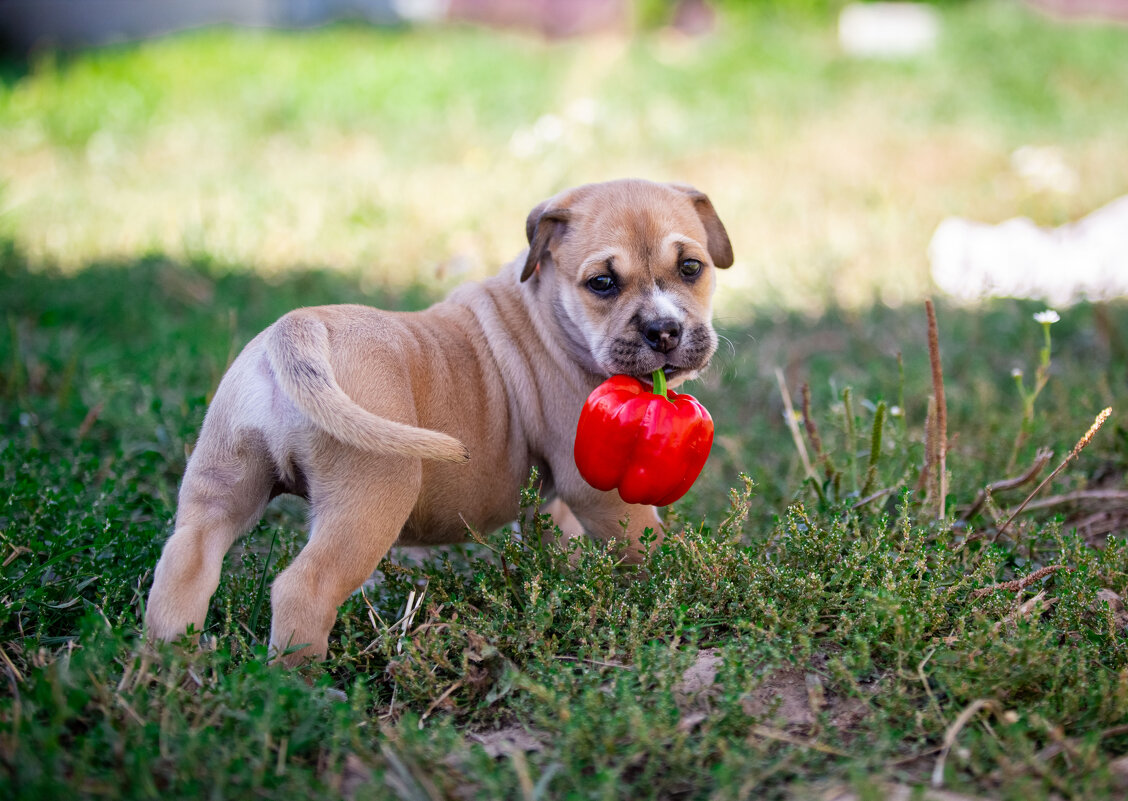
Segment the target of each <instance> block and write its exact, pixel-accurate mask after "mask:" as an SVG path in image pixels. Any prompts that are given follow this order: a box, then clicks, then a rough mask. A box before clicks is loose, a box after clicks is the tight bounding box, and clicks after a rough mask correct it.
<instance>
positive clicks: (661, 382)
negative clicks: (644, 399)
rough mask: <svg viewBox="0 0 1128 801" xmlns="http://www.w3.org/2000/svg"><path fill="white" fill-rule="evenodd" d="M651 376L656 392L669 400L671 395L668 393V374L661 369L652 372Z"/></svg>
mask: <svg viewBox="0 0 1128 801" xmlns="http://www.w3.org/2000/svg"><path fill="white" fill-rule="evenodd" d="M650 377H651V379H652V380H653V381H654V394H655V395H661V396H662V397H663V398H666V399H667V400H668V399H669V396H668V395H666V374H665V373H664V372H662V370H661V369H659V370H655V371H654V372H653V373H651V374H650Z"/></svg>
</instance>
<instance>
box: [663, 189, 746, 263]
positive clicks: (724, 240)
mask: <svg viewBox="0 0 1128 801" xmlns="http://www.w3.org/2000/svg"><path fill="white" fill-rule="evenodd" d="M672 186H673V187H674V188H675V189H679V190H681V191H682V192H685V193H686V194H687V195H688V196H689V199H690V200H691V201H693V206H694V208H696V209H697V216H698V217H700V218H701V224H702V225H704V226H705V235H706V242H705V247H706V248H707V249H708V251H709V258H711V259H712V260H713V264H714V266H716V267H722V268H724V267H731V266H732V262H733V256H732V242H730V241H729V235H728V231H726V230H725V225H724V223H722V222H721V218H720V217H718V216H717V210H716V209H714V208H713V202H712V201H711V200H709V197H708V195H706V194H705V193H704V192H700V191H698V190H696V189H694V188H693V187H692V186H686V185H684V184H673V185H672Z"/></svg>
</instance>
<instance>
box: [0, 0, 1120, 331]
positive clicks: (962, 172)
mask: <svg viewBox="0 0 1128 801" xmlns="http://www.w3.org/2000/svg"><path fill="white" fill-rule="evenodd" d="M943 19H944V28H943V35H942V39H941V43H940V47H939V49H938V51H937V52H935V53H934V54H930V55H926V56H922V57H920V58H917V59H914V60H910V61H907V62H879V61H869V62H867V61H859V60H855V59H851V58H848V57H845V56H843V55H842V54H841V53H840V51H839V48H838V45H837V42H836V38H835V34H834V27H833V24H832V22H830V21H826V22H817V21H810V20H808V21H796V20H794V19H787V18H783V17H772V16H768V15H764V14H755V13H752V12H751V11H743V12H742V11H737V10H732V9H731V8H730V9H729V10H728V11H727V12H726V14H725V16H724V17H723V20H722V23H721V26H720V29H719V32H718V33H717V34H716V35H715V36H713V37H712V38H707V39H702V40H699V41H689V40H685V39H680V38H677V37H675V36H673V35H671V34H668V33H665V32H661V31H657V32H649V33H642V34H640V35H638V36H637V37H635V38H633V39H626V38H610V37H605V38H593V39H584V40H579V41H567V42H563V43H556V44H548V43H544V42H542V41H540V40H536V39H532V38H527V37H523V36H520V35H516V34H510V33H497V32H489V31H484V30H475V29H461V28H455V29H441V30H436V29H432V30H416V31H407V30H404V31H385V30H372V29H367V28H358V27H350V26H341V27H332V28H329V29H325V30H319V31H314V32H308V33H282V32H249V31H223V30H217V31H211V32H203V33H191V34H184V35H180V36H177V37H174V38H171V39H164V40H159V41H153V42H147V43H142V44H137V45H128V46H121V47H113V48H108V49H104V50H99V51H94V52H87V53H82V54H78V55H75V56H66V55H59V56H56V55H50V54H48V55H44V56H42V57H39V58H36V59H34V60H33V62H32V63H31V65H30V66H27V67H26V68H25V67H23V66H19V65H8V67H7V68H6V70H5V72H4V74H3V80H2V83H0V234H2V235H4V236H6V237H10V238H12V239H14V241H15V243H16V245H17V247H18V248H19V249H20V250H21V252H23V253H24V254H25V255H26V256H27V257H28V259H29V260H30V261H31V263H32V264H33V265H34V264H39V265H42V264H57V265H62V266H65V267H68V268H78V267H81V266H83V265H84V264H87V263H89V262H91V261H92V260H97V259H102V258H106V257H121V258H127V259H128V258H136V257H137V256H139V255H142V254H145V253H149V252H161V253H164V254H166V255H168V256H170V257H172V258H177V259H183V258H189V259H193V258H206V259H208V260H212V261H216V262H219V263H220V264H223V265H229V266H232V267H236V268H239V269H243V268H247V269H258V270H263V271H267V272H273V271H280V270H290V269H294V268H303V267H330V268H335V269H336V268H339V269H343V270H346V271H349V272H350V273H359V274H360V275H362V276H363V280H364V281H365V283H366V285H368V286H370V287H372V288H378V287H380V286H385V285H391V286H403V285H406V284H414V283H419V282H423V283H427V284H431V283H433V282H438V285H439V287H440V288H445V287H447V286H450V285H452V284H453V283H456V282H458V281H461V280H464V279H465V278H467V277H475V276H481V275H483V274H487V273H489V272H492V271H493V270H495V269H496V267H497V266H498V265H499V264H500V263H502V262H503V261H506V260H508V259H510V258H512V257H513V256H514V255H515V254H516V253H517V252H518V251H519V249H520V248H521V247H522V245H523V244H524V241H523V230H524V229H523V223H524V218H525V215H526V214H527V213H528V211H529V209H530V208H531V207H532V206H533V205H534V204H535V203H537V202H538V201H540V200H541V199H543V198H545V197H547V196H549V195H551V194H552V193H554V192H556V191H558V190H560V189H562V188H564V187H567V186H569V185H573V184H577V183H582V182H585V181H593V180H604V179H607V178H612V177H620V176H641V177H649V178H654V179H661V180H678V181H683V182H688V183H692V184H695V185H697V186H698V187H699V188H701V189H703V190H705V191H706V192H708V193H709V194H710V195H711V196H712V198H713V199H714V202H715V204H716V206H717V208H718V209H719V210H720V212H721V215H722V217H723V219H724V220H725V221H726V223H727V225H728V227H729V230H730V232H731V234H732V238H733V242H734V245H735V249H736V253H737V258H738V263H737V266H736V268H735V269H733V270H732V271H731V272H730V273H728V274H726V275H725V276H724V278H723V282H722V287H723V288H724V290H725V291H724V292H723V293H722V298H721V300H722V314H724V315H726V316H727V317H729V319H732V318H733V317H734V316H743V312H744V311H745V310H746V309H747V308H749V305H750V304H751V305H752V306H761V307H763V306H771V305H783V306H786V307H789V308H804V309H817V308H820V307H822V306H825V305H827V304H828V303H837V304H839V305H846V306H858V305H864V304H868V303H869V302H871V301H873V300H881V301H885V302H888V303H892V304H896V303H899V302H903V301H906V300H911V299H916V298H919V297H920V296H922V295H923V294H925V293H926V292H927V291H928V286H929V284H928V276H927V261H926V256H925V252H926V247H927V243H928V240H929V237H930V236H931V234H932V231H933V230H934V229H935V226H936V224H937V223H938V222H939V221H940V220H941V219H943V218H944V217H945V216H948V215H953V214H955V215H961V216H967V217H971V218H975V219H981V220H986V221H992V222H994V221H999V220H1002V219H1005V218H1008V217H1011V216H1015V215H1019V214H1025V215H1029V216H1031V217H1033V218H1034V219H1035V220H1036V221H1037V222H1039V223H1041V224H1047V225H1048V224H1060V223H1062V222H1065V221H1067V220H1070V219H1075V218H1077V217H1079V216H1081V215H1083V214H1085V213H1087V212H1089V211H1091V210H1092V209H1094V208H1096V207H1097V206H1099V205H1101V204H1103V203H1105V202H1107V201H1109V200H1110V199H1112V198H1114V197H1117V196H1119V195H1121V194H1124V193H1126V192H1128V30H1124V29H1116V28H1110V27H1103V28H1102V27H1097V26H1092V25H1086V24H1069V25H1063V24H1056V23H1053V22H1050V21H1047V20H1045V19H1043V18H1040V17H1038V16H1036V15H1034V14H1033V13H1032V12H1030V11H1029V10H1026V9H1024V8H1023V7H1021V6H1019V5H1017V4H1014V3H1003V2H983V3H972V4H967V5H960V6H953V7H949V8H946V9H944V10H943ZM1024 144H1034V145H1053V146H1056V147H1058V148H1060V149H1061V151H1062V153H1063V156H1064V158H1065V160H1066V162H1067V163H1068V164H1069V165H1070V166H1072V167H1073V168H1074V169H1075V170H1076V171H1077V172H1078V174H1079V176H1080V189H1079V191H1077V192H1076V193H1074V194H1064V195H1063V194H1053V193H1047V192H1041V191H1037V190H1034V189H1031V188H1029V187H1028V186H1026V185H1025V184H1024V183H1023V181H1022V179H1021V178H1020V177H1019V176H1017V175H1016V174H1015V172H1014V171H1013V170H1012V169H1011V166H1010V163H1009V155H1010V154H1011V152H1012V151H1013V150H1014V149H1015V148H1017V147H1019V146H1021V145H1024Z"/></svg>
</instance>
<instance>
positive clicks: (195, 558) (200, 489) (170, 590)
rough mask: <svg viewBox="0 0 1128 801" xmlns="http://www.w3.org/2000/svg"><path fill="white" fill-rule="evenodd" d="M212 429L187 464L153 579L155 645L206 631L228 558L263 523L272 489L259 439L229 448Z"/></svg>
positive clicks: (149, 618)
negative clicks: (244, 536)
mask: <svg viewBox="0 0 1128 801" xmlns="http://www.w3.org/2000/svg"><path fill="white" fill-rule="evenodd" d="M206 429H207V425H205V431H204V434H203V436H201V440H200V443H199V444H198V445H197V447H196V451H195V452H194V453H193V454H192V457H191V459H189V461H188V468H187V470H186V471H185V473H184V481H183V483H182V484H181V487H180V497H179V501H178V503H177V511H176V525H175V528H174V530H173V533H172V536H171V537H170V538H169V540H168V542H167V543H165V547H164V551H163V552H162V553H161V558H160V561H159V562H157V567H156V570H155V572H154V574H153V589H152V590H151V591H150V593H149V601H148V604H147V606H146V610H145V629H146V631H147V633H148V636H149V637H150V638H152V639H155V640H175V639H178V638H179V637H181V636H183V635H184V634H185V632H186V631H187V630H188V627H189V626H191V627H193V628H194V630H195V632H196V633H197V634H199V633H200V632H201V631H202V630H203V628H204V618H205V617H206V615H207V611H208V603H209V601H210V600H211V597H212V595H213V594H214V593H215V590H216V588H217V587H218V586H219V577H220V570H221V568H222V566H223V557H224V554H226V553H227V551H228V549H229V548H230V547H231V544H232V543H233V542H235V540H236V539H237V538H238V537H239V536H240V535H242V534H245V533H246V532H247V531H248V530H249V529H250V528H251V527H252V526H253V525H254V524H255V523H257V522H258V520H259V519H260V518H261V517H262V513H263V510H264V509H265V508H266V504H267V502H268V501H269V500H270V492H271V489H272V487H273V486H274V467H273V462H272V461H271V459H270V454H269V452H268V451H267V448H266V443H265V441H263V440H262V437H261V435H257V434H254V433H245V434H244V435H243V436H241V437H239V438H236V439H234V441H231V440H227V439H226V438H225V437H216V436H208V433H209V432H208V431H207V430H206Z"/></svg>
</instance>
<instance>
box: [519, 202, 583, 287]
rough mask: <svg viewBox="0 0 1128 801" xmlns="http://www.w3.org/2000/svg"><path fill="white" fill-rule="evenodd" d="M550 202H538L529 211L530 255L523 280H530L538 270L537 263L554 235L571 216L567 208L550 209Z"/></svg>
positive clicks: (526, 262)
mask: <svg viewBox="0 0 1128 801" xmlns="http://www.w3.org/2000/svg"><path fill="white" fill-rule="evenodd" d="M550 202H551V201H549V200H546V201H544V202H543V203H539V204H537V206H536V208H534V209H533V210H532V211H530V212H529V217H528V219H527V220H525V236H526V237H527V238H528V240H529V256H528V258H526V259H525V269H523V270H522V271H521V280H522V281H527V280H529V276H531V275H532V274H533V273H534V272H536V269H537V265H538V264H540V262H541V260H542V259H543V258H544V257H545V254H547V253H548V245H549V242H550V241H551V240H552V237H553V236H554V235H556V234H558V233H561V232H562V231H563V230H564V224H565V223H567V222H568V220H569V218H570V217H571V214H570V213H569V211H568V210H567V209H549V208H548V204H549V203H550Z"/></svg>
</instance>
